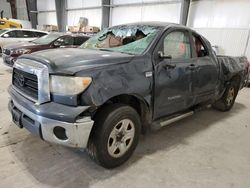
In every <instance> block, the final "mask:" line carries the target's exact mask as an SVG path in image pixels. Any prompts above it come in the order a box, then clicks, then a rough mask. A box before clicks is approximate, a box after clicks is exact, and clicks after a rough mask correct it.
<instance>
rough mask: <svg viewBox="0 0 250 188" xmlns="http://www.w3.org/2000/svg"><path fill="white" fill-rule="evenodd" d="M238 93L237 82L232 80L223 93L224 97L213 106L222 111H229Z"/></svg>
mask: <svg viewBox="0 0 250 188" xmlns="http://www.w3.org/2000/svg"><path fill="white" fill-rule="evenodd" d="M237 94H238V87H237V84H236V83H234V82H232V83H231V84H229V85H228V86H227V88H226V90H225V92H224V94H223V95H222V97H221V98H220V99H219V100H218V101H216V102H215V103H214V104H213V107H214V108H215V109H217V110H220V111H224V112H225V111H229V110H230V109H231V108H232V107H233V105H234V102H235V98H236V96H237Z"/></svg>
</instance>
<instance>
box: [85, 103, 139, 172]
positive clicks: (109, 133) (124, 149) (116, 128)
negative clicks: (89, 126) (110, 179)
mask: <svg viewBox="0 0 250 188" xmlns="http://www.w3.org/2000/svg"><path fill="white" fill-rule="evenodd" d="M94 120H95V123H94V127H93V130H92V132H91V136H90V139H89V143H88V148H87V151H88V153H89V155H90V156H91V157H92V159H94V160H95V161H96V162H97V163H98V164H100V165H101V166H103V167H105V168H108V169H110V168H115V167H117V166H119V165H121V164H123V163H124V162H126V161H127V160H128V159H129V157H130V156H131V155H132V154H133V152H134V150H135V148H136V146H137V144H138V141H139V136H140V132H141V123H140V117H139V115H138V113H137V112H136V111H135V110H134V109H133V108H132V107H130V106H127V105H123V104H111V105H107V106H105V107H103V108H102V109H100V110H99V112H97V114H96V116H95V118H94Z"/></svg>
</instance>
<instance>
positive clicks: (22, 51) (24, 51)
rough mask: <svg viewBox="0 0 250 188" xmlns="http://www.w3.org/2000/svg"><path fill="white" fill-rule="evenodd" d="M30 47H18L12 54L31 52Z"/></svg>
mask: <svg viewBox="0 0 250 188" xmlns="http://www.w3.org/2000/svg"><path fill="white" fill-rule="evenodd" d="M29 52H30V50H29V49H17V50H11V54H27V53H29Z"/></svg>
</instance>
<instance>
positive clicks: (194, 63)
mask: <svg viewBox="0 0 250 188" xmlns="http://www.w3.org/2000/svg"><path fill="white" fill-rule="evenodd" d="M237 62H238V61H237V58H236V57H227V56H220V57H217V56H216V55H215V53H214V52H213V50H212V48H211V45H210V43H209V42H208V40H207V39H205V38H204V37H203V36H201V35H200V34H198V33H197V32H195V31H194V30H192V29H190V28H188V27H185V26H182V25H178V24H172V23H162V22H142V23H133V24H126V25H119V26H114V27H111V28H107V29H104V30H103V31H101V32H100V33H98V34H97V35H95V36H93V37H92V38H90V39H89V40H87V41H86V42H85V43H83V45H82V46H81V47H80V48H76V49H67V48H65V49H52V50H45V51H41V52H35V53H32V54H25V55H22V56H20V57H19V58H18V59H17V61H16V62H15V64H14V66H13V75H12V84H11V85H10V87H9V89H8V91H9V94H10V96H11V99H10V102H9V110H10V112H11V114H12V119H13V122H14V123H15V124H16V125H17V126H18V127H20V128H26V129H27V130H28V131H30V132H31V133H33V134H34V135H37V136H38V137H40V138H41V139H42V140H44V141H47V142H51V143H56V144H61V145H64V146H68V147H73V148H80V149H83V148H85V149H86V150H87V152H88V153H89V155H90V156H91V157H92V158H93V159H94V160H95V161H96V162H97V163H98V164H100V165H101V166H103V167H105V168H114V167H117V166H119V165H121V164H122V163H124V162H125V161H126V160H128V159H129V157H130V156H131V155H132V153H133V152H134V150H135V148H136V146H137V144H138V140H139V136H140V134H141V133H145V132H147V131H150V130H158V129H160V128H161V127H164V126H166V125H168V124H170V123H172V122H175V121H177V120H180V119H182V118H185V117H188V116H190V115H192V114H193V113H194V112H195V111H196V110H197V109H201V108H202V107H204V106H208V105H210V106H212V107H214V108H215V109H218V110H220V111H228V110H230V109H231V108H232V106H233V104H234V101H235V98H236V96H237V94H238V91H239V90H240V89H241V88H242V87H243V86H244V84H245V80H244V78H245V76H246V75H245V74H246V70H245V68H244V67H243V66H241V65H240V64H239V63H237Z"/></svg>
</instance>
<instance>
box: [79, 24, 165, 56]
mask: <svg viewBox="0 0 250 188" xmlns="http://www.w3.org/2000/svg"><path fill="white" fill-rule="evenodd" d="M159 30H160V27H153V26H145V25H129V26H127V25H126V26H125V25H122V26H115V27H112V28H108V29H104V30H103V31H101V32H99V33H98V34H96V35H95V36H93V37H91V38H90V39H89V40H87V41H86V42H85V43H83V44H82V45H81V47H80V48H85V49H99V50H106V51H114V52H121V53H127V54H142V53H143V52H144V51H145V50H146V49H147V47H148V46H149V44H150V43H151V42H152V40H153V39H154V37H155V35H156V34H157V32H158V31H159Z"/></svg>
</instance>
